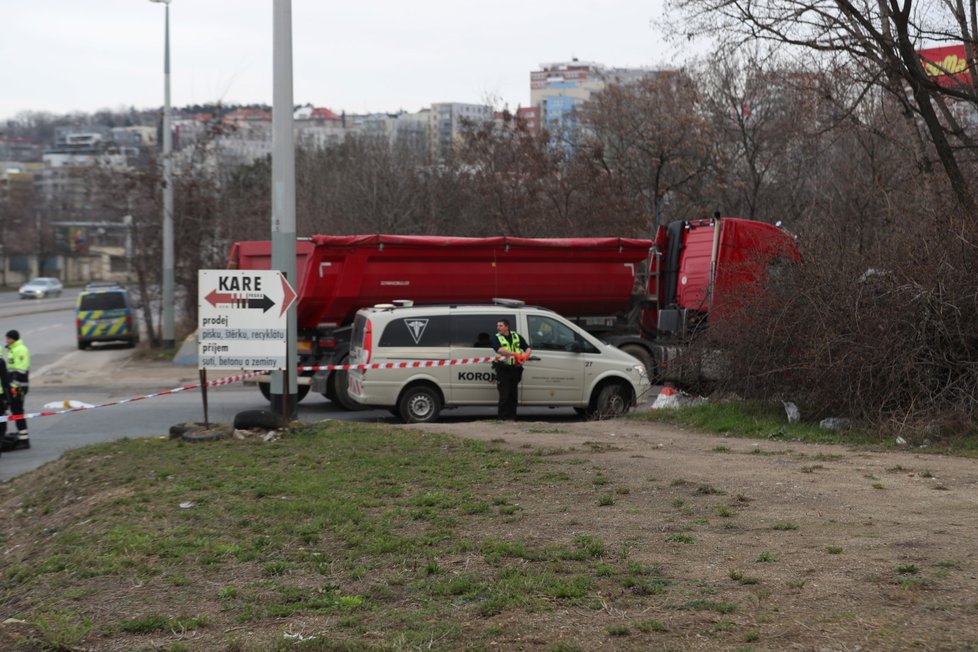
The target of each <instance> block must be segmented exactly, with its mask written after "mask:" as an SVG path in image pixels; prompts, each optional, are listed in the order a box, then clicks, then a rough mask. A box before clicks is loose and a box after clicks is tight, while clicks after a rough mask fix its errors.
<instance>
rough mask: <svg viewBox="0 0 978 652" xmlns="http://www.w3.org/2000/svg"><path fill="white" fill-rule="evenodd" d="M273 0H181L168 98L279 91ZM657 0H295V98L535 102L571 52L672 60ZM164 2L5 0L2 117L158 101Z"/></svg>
mask: <svg viewBox="0 0 978 652" xmlns="http://www.w3.org/2000/svg"><path fill="white" fill-rule="evenodd" d="M272 4H273V3H272V0H173V1H172V4H171V5H170V29H171V32H170V38H171V42H170V47H171V71H172V102H173V105H174V106H182V105H187V104H195V103H206V102H214V101H218V100H220V101H222V102H225V103H245V104H248V103H267V104H271V102H272ZM662 6H663V0H644V1H639V0H601V1H597V0H535V1H529V0H523V1H520V2H515V1H511V0H499V1H497V2H479V3H475V2H466V1H465V0H453V1H451V2H447V1H444V0H421V1H417V2H404V1H403V0H399V1H394V0H360V1H356V0H352V1H351V0H346V1H343V2H329V1H327V0H292V23H293V67H294V81H293V84H294V91H293V96H294V99H295V103H296V104H305V103H307V102H311V103H312V104H314V105H316V106H326V107H329V108H331V109H333V110H335V111H337V112H339V111H341V110H345V111H347V112H355V113H360V112H374V111H376V112H383V111H390V112H393V111H397V110H399V109H405V110H408V111H417V110H418V109H420V108H422V107H424V106H427V105H430V104H431V103H432V102H446V101H451V102H481V101H483V100H484V99H485V98H487V97H494V98H499V100H500V102H499V104H500V105H502V104H504V103H507V104H509V106H510V108H515V107H516V106H517V105H523V106H526V105H527V104H529V99H530V91H529V72H530V71H531V70H533V69H536V68H537V67H538V66H539V64H540V63H543V62H559V61H567V60H570V59H571V58H572V57H577V58H579V59H580V60H582V61H595V62H599V63H603V64H606V65H609V66H621V67H639V66H661V65H674V64H676V63H679V62H680V61H681V59H682V56H681V52H678V51H677V49H676V48H677V47H679V46H676V45H670V44H667V43H665V42H664V39H663V36H662V34H661V33H659V32H658V31H657V30H656V28H655V26H654V24H653V23H654V22H656V21H658V20H659V19H660V18H661V13H662ZM163 25H164V5H162V4H153V3H152V2H150V1H149V0H25V1H16V0H4V1H3V2H0V62H2V64H0V119H2V118H9V117H13V116H15V115H16V114H17V113H18V112H20V111H25V110H35V111H49V112H54V113H65V112H70V111H76V110H77V111H85V112H92V111H96V110H98V109H103V108H109V109H119V108H126V107H130V106H135V107H136V108H152V107H158V106H160V105H162V103H163V72H162V70H163Z"/></svg>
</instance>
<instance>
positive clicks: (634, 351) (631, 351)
mask: <svg viewBox="0 0 978 652" xmlns="http://www.w3.org/2000/svg"><path fill="white" fill-rule="evenodd" d="M621 350H622V351H624V352H625V353H627V354H628V355H630V356H632V357H633V358H638V360H639V362H641V363H642V364H644V365H645V371H646V373H648V375H649V380H650V381H652V382H653V383H654V382H655V378H656V372H657V371H658V369H656V365H655V359H654V358H653V357H652V353H651V352H650V351H649V350H648V349H646V348H645V347H644V346H642V345H640V344H625V345H624V346H622V347H621Z"/></svg>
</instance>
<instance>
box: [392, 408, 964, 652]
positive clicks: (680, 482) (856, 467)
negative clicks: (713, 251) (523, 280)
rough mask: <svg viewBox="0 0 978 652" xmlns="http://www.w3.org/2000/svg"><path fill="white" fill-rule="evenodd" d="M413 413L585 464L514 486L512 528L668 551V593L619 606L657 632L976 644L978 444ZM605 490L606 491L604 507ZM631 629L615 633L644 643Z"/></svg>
mask: <svg viewBox="0 0 978 652" xmlns="http://www.w3.org/2000/svg"><path fill="white" fill-rule="evenodd" d="M410 427H413V428H419V429H424V430H427V431H434V432H442V433H451V434H454V435H459V436H462V437H469V438H473V439H479V440H483V441H487V442H490V443H491V444H492V445H498V446H503V447H508V448H513V449H516V450H520V451H524V452H534V453H538V454H540V455H542V456H544V457H545V458H546V459H547V460H548V462H550V463H553V464H557V465H560V466H562V468H564V470H565V471H567V472H568V473H570V474H576V475H577V476H579V477H583V478H584V479H587V478H588V477H589V476H593V479H592V483H583V484H584V486H585V487H587V486H588V485H589V484H590V485H591V489H590V490H585V491H583V492H579V493H576V494H575V493H573V491H574V490H573V489H572V490H571V493H568V487H580V486H581V485H582V483H580V482H571V483H559V482H558V483H555V484H554V486H553V487H551V488H548V489H544V490H543V491H541V490H539V489H538V488H537V489H534V491H533V495H523V496H520V495H518V494H517V495H515V496H514V500H516V501H520V500H524V501H526V502H527V503H528V511H529V510H530V509H532V514H528V515H527V517H526V518H524V519H522V520H521V521H520V522H519V523H514V525H513V531H512V532H511V533H510V534H511V536H512V537H513V538H514V539H519V538H520V537H527V538H532V537H538V538H540V539H555V538H566V536H567V534H568V533H571V532H573V533H580V534H586V535H591V536H598V537H601V538H602V540H603V541H604V542H605V544H606V545H607V548H608V549H609V550H612V551H618V550H627V551H628V552H627V554H628V555H629V556H630V559H632V560H634V561H636V562H639V563H643V564H654V565H656V566H657V567H659V568H661V569H662V571H663V573H664V575H665V576H666V577H667V578H672V579H674V580H675V581H676V584H675V588H674V589H673V590H672V591H671V594H672V595H670V598H669V599H668V601H667V603H668V604H669V605H670V606H671V607H672V608H671V609H664V610H659V609H657V610H656V611H655V613H645V614H643V613H628V612H627V610H617V612H616V613H615V615H616V616H618V617H619V618H620V620H621V623H622V627H626V628H627V627H631V628H632V629H631V632H632V633H633V634H634V633H636V632H635V630H634V627H635V623H636V622H641V621H642V620H643V619H644V618H654V619H655V620H657V621H659V622H660V623H661V624H662V625H663V626H664V627H665V629H666V630H667V632H666V633H664V635H663V636H662V637H661V638H659V639H656V640H658V641H661V644H662V645H663V648H661V649H738V648H739V647H742V648H743V649H754V650H761V649H764V650H777V649H785V650H787V649H797V650H819V651H821V650H898V649H920V650H978V555H976V554H975V553H976V538H978V460H973V459H964V458H951V457H947V456H942V455H936V454H928V453H925V452H923V451H920V450H918V451H906V452H889V451H861V450H851V449H848V448H846V447H843V446H826V445H810V444H801V443H797V442H786V441H774V440H767V441H758V440H746V439H733V438H723V437H719V436H714V435H704V434H699V433H696V432H690V431H686V430H683V429H679V428H676V427H672V426H665V425H661V424H653V423H643V422H635V421H627V420H626V421H613V422H599V423H594V422H581V423H568V424H556V425H555V424H552V423H533V422H522V421H518V422H515V423H495V422H490V423H487V422H470V423H439V424H427V425H423V426H410ZM514 491H516V492H518V491H519V489H518V488H514ZM608 495H610V496H612V497H613V500H614V506H613V507H612V508H610V509H609V508H606V507H601V506H599V502H600V497H601V496H608ZM530 505H532V507H530ZM684 600H685V602H684ZM723 605H732V606H734V607H735V608H731V607H728V608H726V609H725V608H724V607H723ZM684 606H686V607H689V608H683V607H684ZM727 610H729V613H724V611H727ZM568 616H569V617H570V618H569V620H567V619H565V620H564V623H565V624H564V626H565V627H567V626H571V625H570V624H569V623H573V626H574V627H577V628H579V631H583V629H584V628H585V623H587V621H588V620H591V619H601V623H602V624H604V626H605V628H606V627H607V622H608V618H607V616H608V614H607V613H601V612H598V613H594V612H588V611H586V610H580V611H579V612H576V613H574V614H568ZM557 627H558V623H557V622H550V623H549V625H546V626H543V630H544V631H543V632H542V635H543V636H545V637H550V636H552V635H554V634H555V633H556V632H555V631H554V628H557ZM547 630H549V634H548V633H547ZM550 640H554V638H550ZM629 641H630V639H629V638H628V637H623V638H622V639H621V641H620V645H615V646H614V649H644V645H643V646H640V647H639V648H635V647H633V646H634V645H635V644H636V643H637V641H634V640H632V641H631V642H629ZM605 642H606V643H607V639H606V640H605ZM513 643H514V646H516V647H522V645H523V644H524V643H526V641H523V642H522V643H520V642H517V641H514V642H513ZM530 647H532V646H530ZM602 647H604V646H602ZM656 649H660V648H656Z"/></svg>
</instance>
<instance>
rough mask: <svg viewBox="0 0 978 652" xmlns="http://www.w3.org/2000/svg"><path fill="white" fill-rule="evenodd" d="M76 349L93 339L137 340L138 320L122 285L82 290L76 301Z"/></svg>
mask: <svg viewBox="0 0 978 652" xmlns="http://www.w3.org/2000/svg"><path fill="white" fill-rule="evenodd" d="M75 325H76V331H77V333H78V348H79V349H81V350H85V349H87V348H88V347H89V346H91V345H92V342H125V343H126V344H127V345H128V346H136V344H137V343H138V342H139V323H138V322H137V320H136V312H135V310H134V306H133V303H132V297H131V296H130V294H129V291H128V290H126V289H125V288H122V287H119V286H114V287H107V288H99V289H96V290H83V291H82V293H81V294H79V295H78V300H77V302H76V304H75Z"/></svg>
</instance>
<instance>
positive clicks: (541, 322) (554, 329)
mask: <svg viewBox="0 0 978 652" xmlns="http://www.w3.org/2000/svg"><path fill="white" fill-rule="evenodd" d="M526 323H527V325H528V326H529V328H530V332H529V333H527V337H529V338H530V342H531V343H532V345H533V348H534V349H535V350H537V351H571V350H573V349H574V343H577V344H579V345H580V347H581V350H582V351H583V352H584V353H597V349H596V348H594V345H592V344H591V343H590V342H588V341H587V340H585V339H584V338H583V337H581V336H580V335H578V334H577V333H575V332H574V331H573V330H571V329H570V328H568V327H567V326H566V325H565V324H562V323H560V322H559V321H557V320H556V319H551V318H550V317H545V316H543V315H527V317H526Z"/></svg>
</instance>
